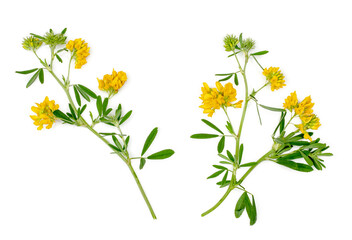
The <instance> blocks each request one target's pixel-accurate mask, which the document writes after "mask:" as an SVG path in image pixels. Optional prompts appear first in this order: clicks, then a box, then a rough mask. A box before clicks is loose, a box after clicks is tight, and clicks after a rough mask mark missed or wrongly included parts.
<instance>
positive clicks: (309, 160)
mask: <svg viewBox="0 0 352 240" xmlns="http://www.w3.org/2000/svg"><path fill="white" fill-rule="evenodd" d="M298 152H299V153H300V154H301V155H302V157H303V158H304V160H305V161H306V162H307V164H308V165H309V166H312V165H313V162H312V160H311V159H310V158H309V157H308V156H307V155H305V154H304V153H303V152H302V151H301V150H298Z"/></svg>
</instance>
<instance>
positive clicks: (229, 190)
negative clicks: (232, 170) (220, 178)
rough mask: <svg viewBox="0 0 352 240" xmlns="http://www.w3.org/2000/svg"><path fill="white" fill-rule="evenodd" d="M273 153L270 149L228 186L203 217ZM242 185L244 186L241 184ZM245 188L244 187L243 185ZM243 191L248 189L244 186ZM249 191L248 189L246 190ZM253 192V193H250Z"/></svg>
mask: <svg viewBox="0 0 352 240" xmlns="http://www.w3.org/2000/svg"><path fill="white" fill-rule="evenodd" d="M272 153H273V150H270V151H269V152H267V153H266V154H264V155H263V156H262V157H261V158H259V159H258V161H257V162H256V164H255V165H253V166H252V167H251V168H250V169H248V170H247V172H246V173H245V174H244V175H243V176H242V177H241V179H240V180H239V181H238V182H236V183H235V185H233V186H231V183H230V186H229V187H228V188H227V191H226V192H225V194H224V196H222V198H221V199H220V200H219V201H218V202H217V203H216V204H215V205H214V206H213V207H212V208H210V209H209V210H208V211H205V212H204V213H202V217H204V216H205V215H207V214H209V213H211V212H212V211H214V210H215V209H216V208H217V207H219V206H220V204H221V203H222V202H223V201H224V200H225V199H226V198H227V196H228V195H229V194H230V192H231V191H232V190H233V189H235V188H237V186H240V184H241V183H242V182H243V181H244V180H245V179H246V178H247V177H248V175H249V174H250V173H251V172H252V171H253V169H254V168H255V167H256V166H258V165H259V164H260V163H261V162H263V161H265V160H268V157H269V156H270V154H272ZM241 187H242V186H241ZM242 188H243V187H242ZM241 190H243V191H246V190H245V189H244V188H243V189H241ZM246 192H248V191H246ZM250 194H251V193H250Z"/></svg>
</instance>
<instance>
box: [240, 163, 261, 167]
mask: <svg viewBox="0 0 352 240" xmlns="http://www.w3.org/2000/svg"><path fill="white" fill-rule="evenodd" d="M256 164H257V162H249V163H245V164H242V165H240V167H251V166H254V165H256Z"/></svg>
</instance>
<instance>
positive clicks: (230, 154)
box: [226, 150, 235, 162]
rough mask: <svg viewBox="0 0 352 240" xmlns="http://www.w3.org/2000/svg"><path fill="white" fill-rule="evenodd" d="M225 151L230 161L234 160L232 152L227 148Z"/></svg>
mask: <svg viewBox="0 0 352 240" xmlns="http://www.w3.org/2000/svg"><path fill="white" fill-rule="evenodd" d="M226 153H227V156H228V158H229V159H230V161H231V162H235V158H234V157H233V155H232V153H231V152H230V151H229V150H227V151H226Z"/></svg>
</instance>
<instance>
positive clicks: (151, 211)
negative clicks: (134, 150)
mask: <svg viewBox="0 0 352 240" xmlns="http://www.w3.org/2000/svg"><path fill="white" fill-rule="evenodd" d="M127 166H128V168H129V169H130V171H131V173H132V175H133V177H134V180H136V183H137V185H138V188H139V191H140V192H141V194H142V196H143V198H144V201H145V203H146V204H147V206H148V208H149V211H150V214H151V215H152V217H153V219H156V215H155V213H154V210H153V208H152V205H151V204H150V202H149V200H148V197H147V195H146V194H145V192H144V190H143V187H142V184H141V182H140V181H139V179H138V176H137V174H136V172H135V171H134V169H133V167H132V165H131V163H128V164H127Z"/></svg>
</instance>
